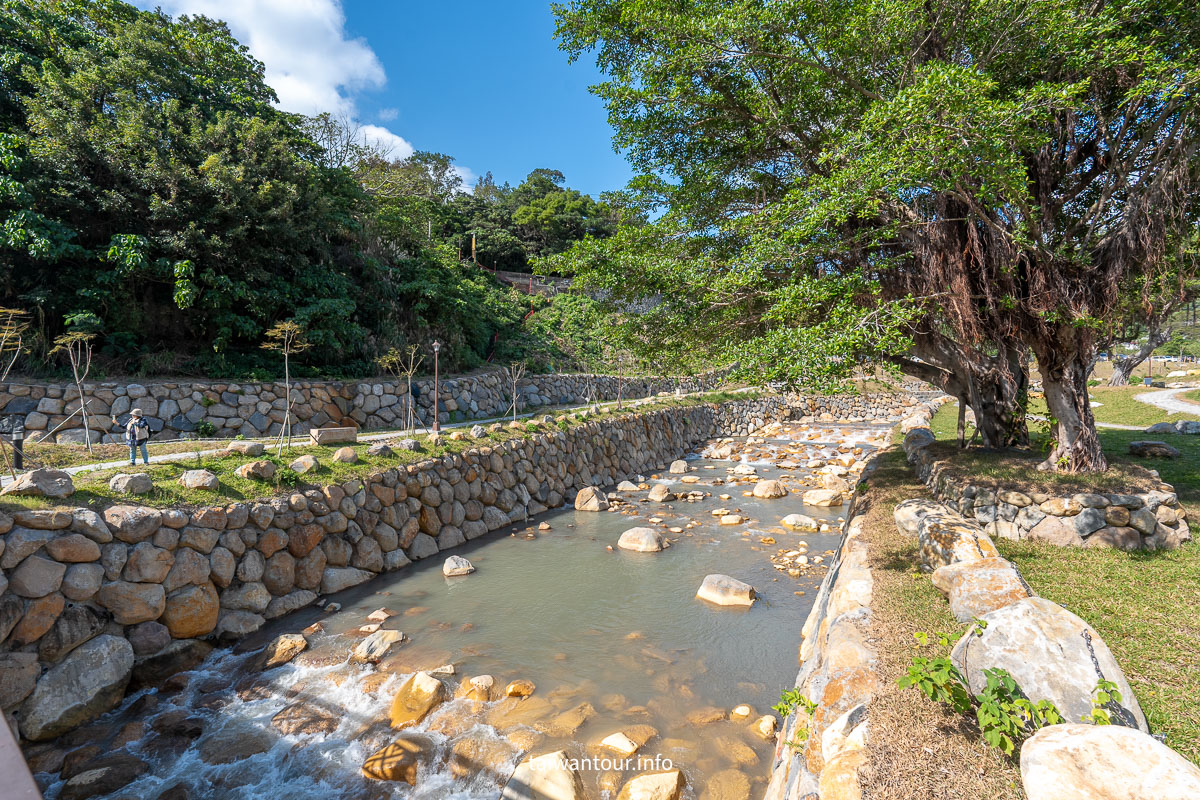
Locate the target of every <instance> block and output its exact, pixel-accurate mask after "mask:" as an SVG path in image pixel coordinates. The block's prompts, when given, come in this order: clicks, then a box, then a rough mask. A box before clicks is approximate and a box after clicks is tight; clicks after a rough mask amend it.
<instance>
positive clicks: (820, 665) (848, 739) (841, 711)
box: [763, 392, 944, 800]
mask: <svg viewBox="0 0 1200 800" xmlns="http://www.w3.org/2000/svg"><path fill="white" fill-rule="evenodd" d="M941 402H944V396H943V395H942V394H941V393H940V392H936V393H928V394H926V395H924V396H912V395H909V396H907V397H906V398H905V399H904V400H903V401H902V403H901V406H900V407H899V408H894V409H893V410H895V411H897V412H900V413H904V414H906V415H910V416H919V417H927V416H929V415H932V413H933V411H934V409H936V408H937V406H938V405H939V404H940V403H941ZM843 408H844V406H843ZM891 419H897V416H895V415H893V416H891ZM873 471H874V461H873V460H872V461H871V462H870V463H868V464H867V466H866V468H865V469H864V470H863V476H862V480H868V481H869V479H870V475H871V473H872V472H873ZM857 499H858V495H857V494H856V495H854V496H853V497H852V498H851V500H850V506H849V508H848V509H847V515H846V516H847V519H848V520H849V522H848V523H847V525H846V535H845V537H844V538H843V539H842V543H841V545H840V547H839V548H838V551H837V553H836V554H835V555H834V557H833V559H832V560H831V561H830V565H829V572H828V573H827V574H826V575H825V579H824V581H822V583H821V588H820V589H819V590H818V592H817V597H816V600H815V601H814V603H813V607H812V610H811V611H809V614H808V618H807V619H806V620H805V622H804V628H803V630H802V632H801V634H802V636H803V639H804V641H803V643H802V644H801V646H800V662H801V667H800V672H799V674H798V675H797V676H796V683H795V688H796V689H799V690H800V692H801V694H802V695H803V696H804V697H805V698H806V700H807V701H808V702H810V703H811V704H812V711H811V713H810V712H809V711H808V710H807V709H806V708H804V707H803V706H801V707H798V708H797V709H796V710H795V711H793V712H792V713H790V714H789V715H788V716H787V717H785V718H784V720H783V722H782V724H781V725H780V728H779V734H778V738H777V740H776V745H775V759H774V761H773V762H772V769H771V780H770V783H769V784H768V786H767V790H766V792H765V794H764V795H763V797H764V800H814V798H823V799H824V800H841V798H846V799H847V800H848V799H849V798H858V797H859V796H860V793H859V785H860V781H859V773H860V771H861V769H862V768H863V766H864V765H865V764H866V759H867V750H866V747H867V731H868V722H867V716H868V715H867V708H868V705H869V704H870V702H871V700H872V698H873V697H874V695H875V692H876V691H877V690H878V688H879V677H878V674H877V672H876V663H877V661H876V653H875V650H874V649H873V647H872V645H871V644H870V641H869V636H870V620H871V598H872V592H873V589H874V578H873V576H872V574H871V568H870V566H869V558H868V551H867V543H866V541H864V539H863V538H862V537H863V534H864V533H865V531H864V529H863V524H864V520H865V517H864V516H863V515H861V514H855V513H854V509H855V506H856V504H857Z"/></svg>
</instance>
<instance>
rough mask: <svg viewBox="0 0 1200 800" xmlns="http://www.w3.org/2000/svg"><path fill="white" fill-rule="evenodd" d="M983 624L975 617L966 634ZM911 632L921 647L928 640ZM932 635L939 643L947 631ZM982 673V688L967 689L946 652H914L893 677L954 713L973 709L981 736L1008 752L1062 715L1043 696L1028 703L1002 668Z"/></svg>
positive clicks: (944, 644) (943, 643)
mask: <svg viewBox="0 0 1200 800" xmlns="http://www.w3.org/2000/svg"><path fill="white" fill-rule="evenodd" d="M981 626H982V627H981ZM983 627H986V623H983V621H982V620H976V621H975V623H974V625H973V627H972V629H971V631H970V632H969V633H968V634H967V635H974V634H976V633H978V632H981V631H982V629H983ZM914 636H915V638H916V639H917V643H918V644H919V645H920V646H921V647H925V646H927V645H928V643H929V636H928V634H926V633H923V632H917V633H916V634H914ZM937 638H938V643H939V645H941V646H942V647H947V646H949V644H950V637H949V636H947V635H946V634H938V635H937ZM983 675H984V678H985V680H986V684H985V685H984V688H983V691H981V692H980V693H979V694H973V693H972V692H971V688H970V686H969V685H968V683H967V679H966V677H965V676H964V675H963V674H962V672H961V671H960V670H959V669H958V667H957V666H955V665H954V662H953V661H951V659H950V658H948V657H946V656H936V657H932V658H931V657H926V656H914V657H913V660H912V663H911V664H910V665H909V667H908V671H907V674H905V676H904V677H902V678H900V679H899V681H897V683H898V685H899V686H900V688H901V689H908V688H916V689H918V690H920V691H921V693H922V694H924V695H925V696H926V697H928V698H929V699H930V700H933V701H934V702H935V703H942V704H944V705H948V706H950V708H951V709H953V710H954V712H955V713H958V714H969V713H971V712H972V711H974V714H975V720H976V722H977V723H978V724H979V730H980V732H981V733H982V734H983V740H984V741H985V742H987V743H988V745H990V746H992V747H995V748H997V749H998V750H1000V751H1001V752H1003V753H1004V754H1005V755H1008V756H1011V755H1012V754H1013V753H1014V752H1015V751H1016V747H1017V744H1018V743H1019V742H1020V740H1022V739H1024V738H1025V737H1027V736H1030V735H1032V734H1033V733H1034V732H1036V731H1037V730H1038V729H1039V728H1042V727H1045V726H1046V725H1057V724H1059V723H1061V722H1063V721H1064V720H1063V717H1062V715H1061V714H1060V713H1059V711H1058V709H1057V708H1056V707H1055V706H1054V704H1053V703H1051V702H1050V701H1049V700H1039V701H1038V702H1037V703H1033V702H1031V701H1030V700H1029V699H1028V698H1027V697H1025V696H1024V695H1023V694H1022V693H1021V687H1020V686H1018V685H1017V682H1016V681H1015V680H1014V679H1013V677H1012V675H1010V674H1009V673H1008V671H1007V670H1003V669H999V668H989V669H984V670H983Z"/></svg>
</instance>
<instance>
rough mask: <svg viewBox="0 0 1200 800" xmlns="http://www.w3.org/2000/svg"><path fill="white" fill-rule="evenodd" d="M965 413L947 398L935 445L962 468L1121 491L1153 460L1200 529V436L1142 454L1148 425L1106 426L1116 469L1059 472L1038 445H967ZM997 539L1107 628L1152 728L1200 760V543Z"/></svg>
mask: <svg viewBox="0 0 1200 800" xmlns="http://www.w3.org/2000/svg"><path fill="white" fill-rule="evenodd" d="M957 414H958V410H957V408H956V407H955V406H953V405H945V406H943V407H942V408H940V409H939V410H938V412H937V414H936V415H934V418H933V424H932V429H933V431H934V435H935V436H937V438H938V440H939V441H938V442H937V443H936V444H934V445H933V446H934V447H937V448H938V449H939V451H940V452H939V456H943V457H946V458H951V459H953V467H952V469H954V470H955V471H956V472H959V471H960V472H962V473H963V474H970V475H971V476H972V479H973V480H979V479H981V478H982V479H983V481H981V482H989V481H990V482H992V483H994V484H995V485H1004V486H1007V487H1011V488H1021V487H1033V488H1042V489H1044V490H1047V491H1049V490H1050V489H1052V488H1060V489H1061V488H1069V489H1076V490H1079V491H1085V490H1099V491H1109V492H1112V491H1129V490H1136V489H1144V488H1149V487H1150V486H1152V485H1153V484H1156V483H1157V481H1155V480H1154V479H1153V476H1152V475H1150V474H1149V473H1148V472H1147V469H1153V470H1157V472H1158V473H1159V475H1161V478H1162V480H1163V481H1165V482H1166V483H1169V484H1171V485H1172V486H1174V487H1175V491H1176V492H1177V493H1178V494H1179V499H1180V502H1182V503H1183V504H1184V505H1185V506H1187V508H1188V512H1189V517H1188V520H1189V522H1190V523H1191V528H1192V533H1193V535H1194V536H1198V535H1200V525H1197V522H1198V521H1200V436H1185V435H1182V434H1165V435H1163V436H1162V437H1161V438H1162V439H1164V440H1165V441H1167V442H1168V443H1170V444H1171V445H1172V446H1174V447H1176V448H1178V449H1179V450H1180V452H1181V453H1182V457H1181V458H1178V459H1174V460H1154V461H1139V462H1137V463H1134V462H1133V461H1132V460H1131V459H1130V456H1129V443H1130V442H1131V441H1134V440H1137V439H1141V438H1145V434H1144V433H1142V432H1140V431H1124V430H1114V429H1104V428H1102V429H1100V431H1099V435H1100V441H1101V443H1102V445H1103V447H1104V452H1105V453H1106V454H1107V455H1108V458H1109V462H1110V464H1111V465H1112V466H1111V468H1110V470H1109V471H1108V472H1105V473H1103V474H1100V475H1095V474H1092V475H1055V474H1053V473H1041V472H1037V471H1036V465H1037V463H1038V462H1039V461H1040V460H1041V459H1040V456H1039V455H1038V452H1037V450H1036V448H1035V449H1034V450H1032V451H1029V452H1021V451H999V452H998V451H983V450H980V449H978V448H973V449H968V450H966V451H959V450H958V449H957V445H956V444H955V435H956V434H955V425H956V423H957ZM1034 438H1035V440H1036V439H1039V438H1040V437H1038V436H1037V435H1035V437H1034ZM996 546H997V547H998V548H999V549H1000V552H1001V553H1002V554H1003V555H1004V556H1005V558H1008V559H1010V560H1011V561H1013V562H1014V563H1015V564H1017V565H1018V566H1019V567H1020V569H1021V573H1022V574H1023V575H1024V576H1025V578H1026V580H1028V581H1029V584H1030V585H1031V586H1032V587H1033V589H1034V591H1035V592H1037V593H1038V594H1039V595H1041V596H1043V597H1046V598H1049V599H1050V600H1053V601H1055V602H1056V603H1059V604H1061V605H1063V606H1064V607H1066V608H1068V609H1070V610H1071V611H1072V612H1074V613H1075V614H1077V615H1079V616H1080V617H1082V618H1083V619H1084V620H1086V621H1087V622H1088V624H1089V625H1091V626H1092V627H1094V628H1095V629H1096V630H1097V631H1099V632H1100V635H1101V636H1102V637H1103V639H1104V641H1105V643H1106V644H1108V646H1109V649H1111V650H1112V651H1113V654H1114V655H1115V656H1116V658H1117V662H1118V663H1119V664H1120V665H1121V668H1122V669H1123V670H1124V671H1125V674H1126V676H1127V677H1128V678H1129V681H1130V685H1132V686H1133V688H1134V691H1135V692H1136V694H1137V697H1138V702H1139V703H1140V704H1141V706H1142V710H1143V711H1144V712H1145V713H1146V717H1147V719H1148V720H1149V722H1150V727H1151V730H1153V731H1155V732H1156V733H1163V734H1165V735H1166V737H1167V744H1169V745H1170V746H1171V747H1172V748H1174V749H1175V750H1176V751H1178V752H1179V753H1181V754H1182V755H1184V756H1186V757H1187V758H1189V759H1191V760H1192V761H1194V762H1196V763H1198V764H1200V615H1197V613H1196V609H1197V608H1200V544H1198V543H1196V542H1192V543H1190V544H1187V545H1185V546H1183V547H1182V548H1180V549H1179V550H1175V551H1172V552H1158V553H1143V552H1138V553H1124V552H1121V551H1118V550H1108V549H1086V548H1065V547H1055V546H1053V545H1046V544H1041V543H1036V542H1009V541H1005V540H998V541H997V542H996Z"/></svg>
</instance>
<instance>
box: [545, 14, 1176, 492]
mask: <svg viewBox="0 0 1200 800" xmlns="http://www.w3.org/2000/svg"><path fill="white" fill-rule="evenodd" d="M556 12H557V14H558V18H559V35H560V37H561V40H562V43H563V46H564V48H565V49H567V50H568V51H569V52H570V53H571V55H572V56H573V57H580V56H584V55H585V54H594V56H595V58H596V59H597V63H598V65H599V66H600V68H601V69H602V70H603V71H604V72H605V73H606V74H607V76H608V81H607V82H605V83H604V84H602V85H601V86H599V87H598V88H597V91H598V93H599V94H600V96H601V97H602V98H603V99H604V100H605V102H606V103H607V105H608V108H609V114H610V117H609V118H610V120H611V122H612V124H613V125H614V127H615V129H616V131H617V133H616V143H617V144H618V145H619V146H621V147H623V148H627V149H628V151H629V152H630V155H631V160H632V162H633V164H634V165H635V166H636V167H637V168H638V170H639V172H640V177H638V178H637V179H635V181H634V182H633V184H632V185H631V190H632V193H633V200H634V201H636V202H640V203H641V205H642V207H643V208H645V209H658V210H660V211H661V212H662V213H661V216H660V217H659V218H658V220H657V221H656V223H655V224H654V225H652V226H646V227H643V228H640V229H634V230H623V231H620V232H618V234H617V235H616V236H614V237H612V238H611V239H609V240H606V241H604V242H598V243H595V244H594V245H593V246H591V247H587V248H581V249H579V250H578V251H576V252H575V253H573V254H572V255H571V257H570V259H569V261H570V262H571V264H570V265H571V266H573V267H574V268H576V269H578V270H579V276H580V280H581V282H582V283H583V284H585V285H589V286H592V287H595V288H598V289H602V290H604V291H606V292H608V293H609V296H610V298H612V299H613V300H614V301H615V303H616V304H617V305H621V304H624V305H626V306H628V305H629V304H630V303H633V302H635V301H638V300H642V301H645V300H646V299H647V298H649V299H651V300H652V301H653V302H652V303H651V310H650V313H648V314H642V315H630V317H629V319H630V325H629V329H630V331H631V332H632V333H634V334H637V333H639V332H640V333H641V334H643V337H646V336H655V337H657V338H659V339H660V340H665V341H666V342H667V343H668V345H669V348H668V352H676V353H678V354H680V355H683V356H690V357H693V358H694V357H697V356H700V355H701V354H702V353H703V352H704V351H708V352H714V351H716V352H719V353H724V354H725V355H727V356H736V357H738V358H740V359H741V361H742V364H743V367H744V368H745V369H746V370H747V371H749V372H751V373H754V374H757V375H760V376H762V377H767V378H778V379H784V380H787V381H789V382H795V383H808V382H812V381H813V380H819V379H822V378H824V379H828V378H830V377H835V376H836V374H837V373H838V372H839V371H842V370H845V369H847V368H848V367H849V366H851V365H852V364H853V363H854V362H855V360H856V359H857V358H859V357H863V356H867V357H875V358H883V359H887V360H890V361H892V362H893V363H896V364H898V365H900V366H901V368H903V369H905V370H906V371H908V372H910V373H912V374H915V375H917V376H919V377H923V378H926V379H928V380H931V381H933V382H934V383H936V384H938V385H940V386H942V387H943V388H945V389H946V390H947V391H950V392H952V393H953V394H956V395H958V396H959V397H960V398H961V399H962V400H963V401H964V402H965V403H969V404H970V405H971V406H972V407H973V408H974V410H975V413H976V417H977V419H979V420H980V430H981V433H983V435H984V441H985V443H987V444H990V445H1005V444H1014V443H1021V442H1022V441H1024V440H1025V438H1026V436H1027V434H1026V432H1025V423H1024V415H1023V408H1024V401H1025V392H1026V390H1027V386H1028V379H1029V372H1028V366H1027V359H1028V356H1027V354H1028V353H1029V352H1032V353H1033V355H1034V356H1035V357H1036V359H1037V367H1038V370H1039V372H1040V376H1041V378H1042V380H1043V382H1044V387H1045V391H1046V398H1047V402H1048V404H1049V407H1050V409H1051V412H1052V414H1053V416H1054V417H1055V420H1054V444H1055V447H1054V450H1053V452H1052V453H1051V455H1050V458H1049V459H1048V461H1047V465H1048V466H1051V467H1054V468H1060V469H1068V470H1077V469H1092V468H1103V466H1104V458H1103V455H1102V453H1101V452H1100V448H1099V444H1098V441H1097V439H1096V436H1095V430H1094V421H1093V419H1092V415H1091V411H1090V407H1089V404H1088V399H1087V391H1086V377H1087V370H1088V367H1089V365H1090V363H1091V359H1092V357H1093V354H1094V352H1095V348H1096V342H1097V339H1098V332H1099V331H1101V330H1102V328H1103V325H1104V320H1105V318H1106V317H1107V316H1108V315H1109V314H1110V313H1111V312H1112V310H1113V309H1114V308H1115V307H1117V306H1118V305H1119V304H1120V302H1121V299H1122V298H1121V291H1122V288H1123V287H1131V286H1139V285H1156V284H1157V282H1156V281H1153V280H1151V281H1149V282H1148V283H1147V282H1145V281H1140V280H1138V279H1139V278H1141V277H1144V276H1147V275H1150V276H1152V275H1154V274H1155V273H1159V272H1164V271H1170V270H1174V269H1177V268H1178V267H1179V263H1180V262H1179V261H1178V260H1177V259H1176V258H1175V255H1176V254H1177V252H1178V247H1179V246H1180V244H1181V243H1182V242H1184V241H1185V240H1186V239H1187V237H1188V235H1189V234H1190V232H1192V231H1194V230H1195V227H1196V224H1197V220H1198V219H1200V202H1198V198H1200V195H1198V192H1197V186H1198V184H1197V181H1198V180H1200V159H1198V157H1197V148H1198V146H1200V125H1198V124H1197V111H1198V110H1200V109H1198V103H1197V98H1198V95H1197V86H1198V84H1200V54H1198V52H1197V47H1198V44H1200V12H1198V11H1197V9H1196V7H1195V5H1194V4H1188V3H1184V2H1180V1H1179V0H1120V1H1118V2H1108V3H1092V2H1083V0H1024V1H1023V2H1015V1H1011V0H993V1H992V2H983V3H980V2H965V1H964V0H932V2H931V1H930V0H849V1H848V2H841V3H828V2H824V0H772V1H771V2H767V0H727V1H726V2H719V3H717V2H709V1H708V0H688V1H687V2H679V0H577V2H574V3H571V4H570V5H565V4H564V5H559V6H556ZM561 266H562V267H565V266H567V265H566V264H564V265H561ZM731 338H732V339H734V340H735V343H733V344H732V345H729V344H725V343H726V342H728V341H729V340H730V339H731Z"/></svg>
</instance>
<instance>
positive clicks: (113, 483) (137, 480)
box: [108, 472, 154, 494]
mask: <svg viewBox="0 0 1200 800" xmlns="http://www.w3.org/2000/svg"><path fill="white" fill-rule="evenodd" d="M108 488H109V489H111V490H112V491H114V492H116V493H118V494H146V493H148V492H152V491H154V481H153V480H152V479H151V477H150V476H149V475H147V474H146V473H145V472H135V473H133V474H130V473H127V472H118V473H117V474H116V475H113V476H112V477H111V478H109V479H108Z"/></svg>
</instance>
